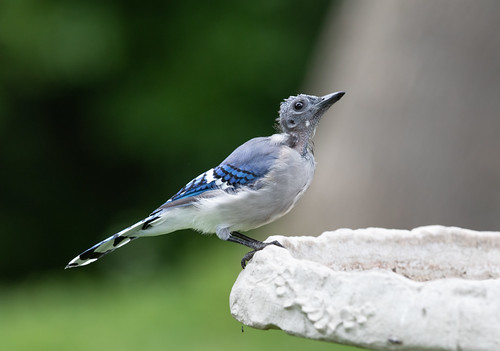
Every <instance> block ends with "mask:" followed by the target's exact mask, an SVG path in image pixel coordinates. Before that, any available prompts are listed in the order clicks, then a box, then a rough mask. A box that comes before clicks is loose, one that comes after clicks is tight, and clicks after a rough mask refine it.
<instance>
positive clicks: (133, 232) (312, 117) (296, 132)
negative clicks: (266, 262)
mask: <svg viewBox="0 0 500 351" xmlns="http://www.w3.org/2000/svg"><path fill="white" fill-rule="evenodd" d="M344 94H345V92H343V91H338V92H334V93H331V94H328V95H324V96H314V95H306V94H298V95H296V96H290V97H289V98H287V99H285V100H284V101H283V102H281V104H280V109H279V116H278V118H277V119H276V122H277V123H276V126H275V127H276V129H277V133H276V134H273V135H271V136H268V137H256V138H253V139H250V140H249V141H247V142H245V143H244V144H242V145H241V146H239V147H238V148H236V149H235V150H234V151H233V152H232V153H231V154H230V155H229V156H228V157H227V158H226V159H225V160H224V161H222V162H221V163H220V164H219V165H218V166H216V167H214V168H211V169H209V170H208V171H206V172H205V173H202V174H200V175H199V176H198V177H196V178H194V179H193V180H191V181H190V182H188V183H187V184H186V185H185V186H184V187H183V188H181V189H180V190H179V191H178V192H177V193H176V194H175V195H174V196H172V197H171V198H170V199H168V200H167V201H166V202H165V203H164V204H163V205H161V206H160V207H158V208H157V209H156V210H154V211H153V212H152V213H151V214H150V215H149V216H147V217H146V218H144V219H143V220H141V221H139V222H137V223H135V224H133V225H131V226H130V227H128V228H126V229H123V230H122V231H120V232H118V233H116V234H114V235H112V236H110V237H109V238H107V239H105V240H103V241H101V242H99V243H98V244H96V245H94V246H92V247H91V248H89V249H87V250H86V251H84V252H83V253H81V254H80V255H78V256H76V257H75V258H74V259H73V260H71V261H70V262H69V263H68V264H67V265H66V268H74V267H80V266H85V265H88V264H90V263H92V262H95V261H97V260H98V259H100V258H101V257H103V256H104V255H106V254H108V253H110V252H112V251H114V250H116V249H118V248H120V247H122V246H124V245H125V244H128V243H129V242H131V241H133V240H135V239H138V238H142V237H149V236H157V235H162V234H168V233H172V232H175V231H177V230H181V229H189V228H191V229H194V230H195V231H199V232H201V233H205V234H213V233H215V234H216V235H217V236H218V237H219V238H220V239H222V240H225V241H230V242H234V243H238V244H241V245H244V246H247V247H248V248H250V249H251V251H250V252H248V253H247V254H245V255H244V256H243V258H242V260H241V266H242V268H243V269H244V268H245V266H246V265H247V263H248V262H249V261H250V260H251V259H252V257H253V255H254V254H255V253H256V252H257V251H259V250H262V249H264V248H265V247H267V246H268V245H276V246H279V247H283V245H281V243H279V242H278V241H273V242H262V241H259V240H256V239H253V238H251V237H248V236H246V235H244V234H243V233H241V232H242V231H243V232H245V231H248V230H251V229H255V228H258V227H261V226H263V225H265V224H268V223H270V222H273V221H275V220H276V219H278V218H280V217H282V216H284V215H285V214H287V213H288V212H289V211H290V210H291V209H292V207H293V206H294V205H295V203H296V202H297V200H298V199H299V198H300V197H301V196H302V195H303V194H304V192H305V191H306V190H307V188H308V187H309V185H310V184H311V181H312V178H313V175H314V170H315V159H314V155H313V142H312V138H313V136H314V134H315V132H316V128H317V126H318V123H319V121H320V119H321V117H322V116H323V115H324V113H325V112H326V111H327V110H328V109H329V108H330V107H331V106H332V105H333V104H334V103H335V102H337V101H338V100H340V98H342V97H343V96H344Z"/></svg>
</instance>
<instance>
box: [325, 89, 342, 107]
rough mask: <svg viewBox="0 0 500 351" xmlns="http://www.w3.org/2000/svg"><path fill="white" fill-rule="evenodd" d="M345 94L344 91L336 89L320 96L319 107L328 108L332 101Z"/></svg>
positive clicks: (334, 101)
mask: <svg viewBox="0 0 500 351" xmlns="http://www.w3.org/2000/svg"><path fill="white" fill-rule="evenodd" d="M344 95H345V91H337V92H336V93H331V94H328V95H325V96H322V97H321V101H320V106H321V109H328V108H329V107H330V106H332V105H333V104H334V103H336V102H337V101H339V100H340V99H341V98H342V96H344Z"/></svg>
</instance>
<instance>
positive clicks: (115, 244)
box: [66, 221, 143, 268]
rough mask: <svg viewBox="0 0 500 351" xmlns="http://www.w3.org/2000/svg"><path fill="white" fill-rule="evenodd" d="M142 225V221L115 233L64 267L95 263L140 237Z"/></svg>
mask: <svg viewBox="0 0 500 351" xmlns="http://www.w3.org/2000/svg"><path fill="white" fill-rule="evenodd" d="M142 224H143V222H142V221H141V222H139V223H136V224H134V225H133V226H130V227H128V228H127V229H124V230H122V231H121V232H119V233H116V234H115V235H113V236H110V237H109V238H107V239H105V240H103V241H101V242H100V243H98V244H96V245H94V246H92V247H91V248H90V249H88V250H86V251H84V252H82V253H81V254H80V255H78V256H76V257H75V258H74V259H72V260H71V261H70V262H69V263H68V264H67V265H66V268H74V267H81V266H86V265H88V264H90V263H92V262H95V261H97V260H98V259H100V258H101V257H102V256H104V255H106V254H108V253H110V252H112V251H114V250H116V249H118V248H119V247H122V246H123V245H125V244H128V243H129V242H131V241H132V240H134V239H137V238H138V237H139V236H140V234H139V232H140V231H141V226H142Z"/></svg>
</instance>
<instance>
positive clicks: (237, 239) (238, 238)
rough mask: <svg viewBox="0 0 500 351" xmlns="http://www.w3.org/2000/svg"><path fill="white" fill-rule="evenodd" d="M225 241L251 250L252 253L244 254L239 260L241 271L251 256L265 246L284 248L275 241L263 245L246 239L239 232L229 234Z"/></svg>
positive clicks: (248, 238)
mask: <svg viewBox="0 0 500 351" xmlns="http://www.w3.org/2000/svg"><path fill="white" fill-rule="evenodd" d="M227 240H228V241H231V242H233V243H238V244H241V245H245V246H246V247H249V248H251V249H253V250H252V251H250V252H248V253H247V254H245V256H243V258H242V259H241V267H242V268H243V269H245V267H246V265H247V263H248V261H250V260H251V259H252V257H253V255H255V253H256V252H257V251H260V250H262V249H263V248H265V247H266V246H269V245H276V246H279V247H283V248H284V246H283V245H281V243H280V242H279V241H276V240H275V241H272V242H270V243H265V242H262V241H259V240H255V239H253V238H250V237H248V236H246V235H243V234H241V233H240V232H231V234H230V235H229V238H228V239H227Z"/></svg>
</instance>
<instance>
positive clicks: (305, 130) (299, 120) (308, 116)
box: [278, 91, 345, 135]
mask: <svg viewBox="0 0 500 351" xmlns="http://www.w3.org/2000/svg"><path fill="white" fill-rule="evenodd" d="M344 94H345V92H343V91H339V92H336V93H332V94H328V95H325V96H313V95H305V94H300V95H297V96H290V97H289V98H288V99H286V100H285V101H283V102H282V103H281V105H280V111H279V118H278V122H279V127H280V129H281V130H282V131H283V132H285V133H287V134H295V135H298V134H308V135H313V134H314V130H315V129H316V127H317V126H318V123H319V120H320V119H321V116H323V114H324V113H325V112H326V110H328V109H329V108H330V106H332V105H333V104H334V103H336V102H337V101H339V100H340V98H341V97H342V96H344Z"/></svg>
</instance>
